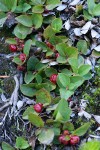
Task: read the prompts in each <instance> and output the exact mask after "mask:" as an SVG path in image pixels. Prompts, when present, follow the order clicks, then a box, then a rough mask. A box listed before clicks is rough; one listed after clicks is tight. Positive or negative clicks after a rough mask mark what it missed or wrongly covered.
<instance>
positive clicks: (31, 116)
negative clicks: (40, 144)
mask: <svg viewBox="0 0 100 150" xmlns="http://www.w3.org/2000/svg"><path fill="white" fill-rule="evenodd" d="M28 119H29V121H30V122H31V123H32V124H33V125H34V126H36V127H44V122H43V120H42V119H41V117H40V116H38V115H35V114H32V113H31V114H29V115H28Z"/></svg>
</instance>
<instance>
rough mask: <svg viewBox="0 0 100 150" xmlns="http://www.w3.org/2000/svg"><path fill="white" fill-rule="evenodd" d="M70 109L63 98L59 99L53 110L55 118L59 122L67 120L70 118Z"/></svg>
mask: <svg viewBox="0 0 100 150" xmlns="http://www.w3.org/2000/svg"><path fill="white" fill-rule="evenodd" d="M70 115H71V109H70V108H69V107H68V103H67V101H66V100H65V99H61V100H60V101H59V103H58V106H57V108H56V110H55V112H54V116H55V120H56V121H59V122H67V121H68V120H69V119H70Z"/></svg>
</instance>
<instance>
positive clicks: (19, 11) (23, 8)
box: [15, 3, 31, 13]
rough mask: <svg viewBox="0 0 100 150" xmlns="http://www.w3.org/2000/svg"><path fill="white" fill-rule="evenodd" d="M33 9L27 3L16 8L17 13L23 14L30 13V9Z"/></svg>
mask: <svg viewBox="0 0 100 150" xmlns="http://www.w3.org/2000/svg"><path fill="white" fill-rule="evenodd" d="M30 8H31V5H29V4H27V3H24V4H19V5H18V6H17V7H16V11H15V12H16V13H21V12H26V11H28V10H29V9H30Z"/></svg>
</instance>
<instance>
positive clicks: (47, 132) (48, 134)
mask: <svg viewBox="0 0 100 150" xmlns="http://www.w3.org/2000/svg"><path fill="white" fill-rule="evenodd" d="M53 138H54V132H53V130H52V129H43V130H42V131H41V133H40V134H39V136H38V140H39V141H40V143H42V144H45V145H50V143H51V142H52V141H53Z"/></svg>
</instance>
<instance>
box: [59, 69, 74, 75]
mask: <svg viewBox="0 0 100 150" xmlns="http://www.w3.org/2000/svg"><path fill="white" fill-rule="evenodd" d="M61 73H64V74H66V75H67V76H71V75H72V74H73V73H72V71H71V70H68V69H62V70H61Z"/></svg>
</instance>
